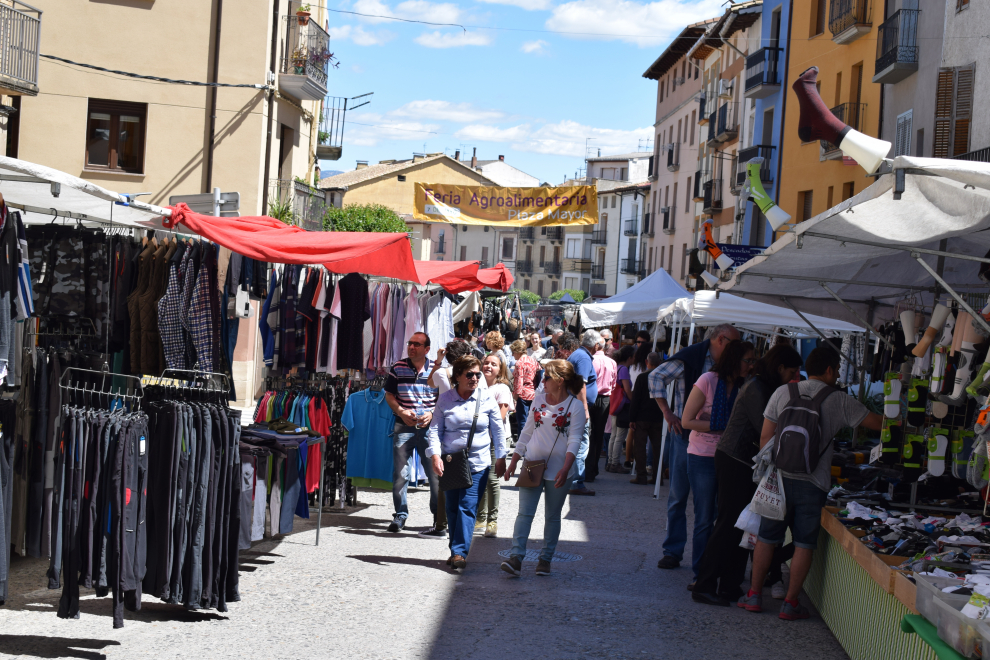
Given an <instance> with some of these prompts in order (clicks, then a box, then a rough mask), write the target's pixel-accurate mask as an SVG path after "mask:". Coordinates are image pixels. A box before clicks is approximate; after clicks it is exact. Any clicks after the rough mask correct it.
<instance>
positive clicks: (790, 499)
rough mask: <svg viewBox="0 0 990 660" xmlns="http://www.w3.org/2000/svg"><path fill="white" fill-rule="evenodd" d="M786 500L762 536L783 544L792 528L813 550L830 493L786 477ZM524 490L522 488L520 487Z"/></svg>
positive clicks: (799, 545) (795, 536)
mask: <svg viewBox="0 0 990 660" xmlns="http://www.w3.org/2000/svg"><path fill="white" fill-rule="evenodd" d="M781 476H782V481H783V483H782V484H781V485H782V486H783V489H784V502H785V504H786V508H787V511H786V513H785V517H784V519H783V520H770V519H769V518H763V519H762V521H761V522H760V534H759V539H760V541H762V542H763V543H766V544H767V545H781V544H783V542H784V534H785V533H786V532H787V528H788V527H790V528H791V537H792V538H793V539H794V547H797V548H805V549H806V550H814V549H815V547H817V545H818V532H819V530H821V528H822V507H823V506H825V499H826V498H827V496H828V493H826V492H825V491H823V490H821V489H820V488H819V487H818V486H816V485H815V484H814V483H812V482H810V481H803V480H801V479H790V478H788V477H783V475H781ZM520 490H521V489H520Z"/></svg>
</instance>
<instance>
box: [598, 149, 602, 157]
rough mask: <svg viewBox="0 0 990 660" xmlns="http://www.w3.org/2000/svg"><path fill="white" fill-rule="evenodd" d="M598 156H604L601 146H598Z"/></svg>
mask: <svg viewBox="0 0 990 660" xmlns="http://www.w3.org/2000/svg"><path fill="white" fill-rule="evenodd" d="M598 157H599V158H601V157H602V150H601V147H599V148H598Z"/></svg>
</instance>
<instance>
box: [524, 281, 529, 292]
mask: <svg viewBox="0 0 990 660" xmlns="http://www.w3.org/2000/svg"><path fill="white" fill-rule="evenodd" d="M523 290H524V291H529V280H523Z"/></svg>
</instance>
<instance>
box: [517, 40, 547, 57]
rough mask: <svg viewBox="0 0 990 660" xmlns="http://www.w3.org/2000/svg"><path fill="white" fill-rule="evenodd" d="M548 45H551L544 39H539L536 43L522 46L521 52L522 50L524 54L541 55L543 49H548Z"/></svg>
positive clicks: (532, 42)
mask: <svg viewBox="0 0 990 660" xmlns="http://www.w3.org/2000/svg"><path fill="white" fill-rule="evenodd" d="M548 45H549V44H548V43H547V42H545V41H543V39H537V40H536V41H527V42H526V43H524V44H523V45H522V47H521V48H520V49H519V50H521V51H522V52H524V53H536V54H537V55H539V54H540V53H542V52H543V49H544V48H546V47H547V46H548Z"/></svg>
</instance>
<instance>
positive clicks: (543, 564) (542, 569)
mask: <svg viewBox="0 0 990 660" xmlns="http://www.w3.org/2000/svg"><path fill="white" fill-rule="evenodd" d="M536 574H537V575H550V562H548V561H547V560H546V559H541V560H540V561H539V563H537V564H536Z"/></svg>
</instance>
